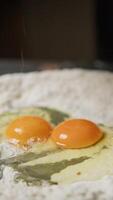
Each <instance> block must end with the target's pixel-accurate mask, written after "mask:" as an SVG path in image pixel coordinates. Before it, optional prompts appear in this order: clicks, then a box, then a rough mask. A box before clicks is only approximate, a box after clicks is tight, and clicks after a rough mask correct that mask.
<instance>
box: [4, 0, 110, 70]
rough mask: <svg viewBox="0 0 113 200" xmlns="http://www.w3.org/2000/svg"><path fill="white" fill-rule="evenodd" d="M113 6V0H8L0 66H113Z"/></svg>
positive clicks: (6, 2)
mask: <svg viewBox="0 0 113 200" xmlns="http://www.w3.org/2000/svg"><path fill="white" fill-rule="evenodd" d="M112 10H113V1H112V0H108V1H104V0H98V1H97V0H70V1H68V0H60V1H58V0H54V1H53V0H20V1H17V0H10V1H8V0H7V1H6V0H4V1H3V2H1V4H0V70H1V71H2V72H3V71H4V70H5V69H6V71H7V70H8V72H12V71H21V69H22V70H24V68H25V69H28V71H29V70H32V69H33V70H35V69H39V68H57V67H59V66H60V67H61V68H64V67H65V66H66V67H74V63H75V66H78V64H77V63H82V64H81V66H82V67H87V66H88V68H89V67H91V68H101V69H102V68H103V69H104V68H105V69H106V68H108V69H112V65H111V63H112V61H113V12H112ZM97 60H101V61H102V62H101V63H100V62H97ZM51 62H52V63H54V64H48V63H51ZM103 62H104V63H106V62H107V65H106V64H103ZM42 63H45V64H42ZM46 63H47V65H46ZM55 63H57V64H55ZM59 63H61V64H59ZM84 63H85V64H84ZM95 63H96V64H95ZM108 63H109V65H108ZM100 65H101V66H100ZM11 66H12V67H11ZM79 66H80V65H79Z"/></svg>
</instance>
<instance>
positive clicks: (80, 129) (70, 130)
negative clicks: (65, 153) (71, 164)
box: [51, 119, 103, 149]
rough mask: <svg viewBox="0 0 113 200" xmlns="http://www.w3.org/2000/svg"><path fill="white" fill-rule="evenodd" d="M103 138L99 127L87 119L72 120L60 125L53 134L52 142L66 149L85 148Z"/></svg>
mask: <svg viewBox="0 0 113 200" xmlns="http://www.w3.org/2000/svg"><path fill="white" fill-rule="evenodd" d="M102 136H103V133H102V132H101V130H100V129H99V128H98V126H97V125H96V124H95V123H93V122H91V121H89V120H86V119H72V120H67V121H64V122H63V123H61V124H59V125H58V126H57V127H56V128H55V129H54V130H53V131H52V134H51V138H52V140H53V141H54V142H55V143H56V144H57V145H59V146H60V147H64V148H72V149H73V148H84V147H88V146H91V145H93V144H95V143H96V142H97V141H99V140H100V139H101V138H102Z"/></svg>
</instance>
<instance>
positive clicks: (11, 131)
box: [6, 116, 52, 146]
mask: <svg viewBox="0 0 113 200" xmlns="http://www.w3.org/2000/svg"><path fill="white" fill-rule="evenodd" d="M51 130H52V127H51V125H50V124H49V123H48V122H47V121H46V120H44V119H42V118H40V117H37V116H22V117H20V118H18V119H16V120H14V121H13V122H11V123H10V124H9V126H8V128H7V130H6V136H7V138H8V141H9V142H11V143H14V144H18V145H20V146H28V145H31V144H32V143H33V142H43V141H45V140H47V139H48V137H49V136H50V133H51Z"/></svg>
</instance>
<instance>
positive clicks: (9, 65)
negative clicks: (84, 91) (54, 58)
mask: <svg viewBox="0 0 113 200" xmlns="http://www.w3.org/2000/svg"><path fill="white" fill-rule="evenodd" d="M64 68H68V69H72V68H83V69H92V70H94V69H97V70H108V71H113V63H105V62H101V61H95V62H91V63H78V62H70V61H65V62H64V61H63V62H49V61H43V62H42V61H31V60H29V61H28V60H27V61H21V60H0V74H6V73H15V72H20V73H21V72H30V71H40V70H45V69H64Z"/></svg>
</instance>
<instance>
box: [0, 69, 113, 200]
mask: <svg viewBox="0 0 113 200" xmlns="http://www.w3.org/2000/svg"><path fill="white" fill-rule="evenodd" d="M0 94H1V97H0V111H1V112H3V111H6V110H9V109H10V110H11V109H12V108H17V107H24V106H31V105H34V106H37V105H38V106H39V105H41V106H49V107H54V108H58V109H61V110H63V111H67V112H69V113H70V114H72V115H73V116H76V117H85V118H89V119H90V120H93V121H95V122H104V123H106V124H109V125H113V110H112V108H113V74H112V73H109V72H99V71H88V70H86V71H84V70H79V69H75V70H61V71H60V70H54V71H44V72H36V73H28V74H13V75H4V76H1V77H0ZM3 148H4V145H3ZM13 174H14V172H13V170H12V169H10V168H8V167H6V169H5V171H4V178H3V179H2V180H1V181H0V200H7V199H8V200H15V199H16V200H56V199H59V200H74V199H76V200H113V192H112V189H113V177H104V178H103V180H100V181H96V182H81V183H75V184H72V185H68V186H45V187H43V188H40V187H28V186H26V184H24V183H21V182H20V183H18V184H15V183H14V181H13Z"/></svg>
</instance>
